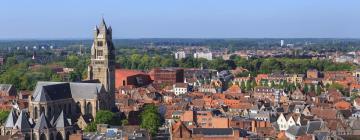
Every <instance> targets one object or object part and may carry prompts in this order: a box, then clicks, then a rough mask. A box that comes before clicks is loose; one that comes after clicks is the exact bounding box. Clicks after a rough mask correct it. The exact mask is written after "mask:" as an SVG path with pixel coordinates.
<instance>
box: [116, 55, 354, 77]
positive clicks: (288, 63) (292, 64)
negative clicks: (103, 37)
mask: <svg viewBox="0 0 360 140" xmlns="http://www.w3.org/2000/svg"><path fill="white" fill-rule="evenodd" d="M117 63H119V64H120V65H121V67H123V68H127V69H141V70H149V69H152V68H154V67H184V68H200V67H201V66H203V67H204V68H210V69H216V70H231V69H234V68H236V67H243V68H246V69H248V70H249V71H250V72H248V73H243V74H242V76H247V75H248V74H251V75H256V74H258V73H265V74H267V73H273V72H280V71H285V72H287V73H305V72H306V71H307V70H308V69H311V68H312V69H317V70H320V71H337V70H352V69H353V68H354V66H353V65H352V64H348V63H334V62H331V61H330V60H312V59H294V58H250V59H244V58H241V57H239V56H232V57H231V59H230V60H223V59H222V58H215V59H213V60H206V59H201V58H200V59H195V58H192V57H188V58H185V59H181V60H175V59H174V58H173V56H167V55H162V56H161V55H155V56H152V57H150V56H149V55H147V54H143V55H142V54H132V55H122V56H119V57H117Z"/></svg>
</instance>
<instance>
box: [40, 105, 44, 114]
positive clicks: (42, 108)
mask: <svg viewBox="0 0 360 140" xmlns="http://www.w3.org/2000/svg"><path fill="white" fill-rule="evenodd" d="M43 113H45V108H44V107H43V106H41V107H40V115H41V114H43Z"/></svg>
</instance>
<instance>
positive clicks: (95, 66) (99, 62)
mask: <svg viewBox="0 0 360 140" xmlns="http://www.w3.org/2000/svg"><path fill="white" fill-rule="evenodd" d="M88 79H89V80H99V81H100V82H101V83H102V84H103V86H104V87H105V89H106V90H107V92H108V93H110V94H111V95H114V93H115V48H114V45H113V42H112V29H111V27H110V26H109V27H107V26H106V23H105V21H104V18H102V20H101V23H100V25H99V26H96V27H95V29H94V42H93V45H92V47H91V62H90V65H89V67H88Z"/></svg>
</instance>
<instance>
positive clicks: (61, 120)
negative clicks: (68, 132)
mask: <svg viewBox="0 0 360 140" xmlns="http://www.w3.org/2000/svg"><path fill="white" fill-rule="evenodd" d="M69 125H70V124H69V122H68V120H67V119H66V118H65V115H64V111H61V113H60V115H59V117H58V118H57V119H56V121H55V123H54V126H55V127H56V128H64V127H67V126H69Z"/></svg>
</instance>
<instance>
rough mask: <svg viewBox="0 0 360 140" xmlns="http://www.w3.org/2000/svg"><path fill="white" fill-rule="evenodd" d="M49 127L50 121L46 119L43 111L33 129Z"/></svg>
mask: <svg viewBox="0 0 360 140" xmlns="http://www.w3.org/2000/svg"><path fill="white" fill-rule="evenodd" d="M50 127H51V125H50V122H49V121H48V120H47V119H46V117H45V115H44V113H42V114H41V116H40V118H39V119H38V121H37V123H36V125H35V127H34V129H48V128H50Z"/></svg>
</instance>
